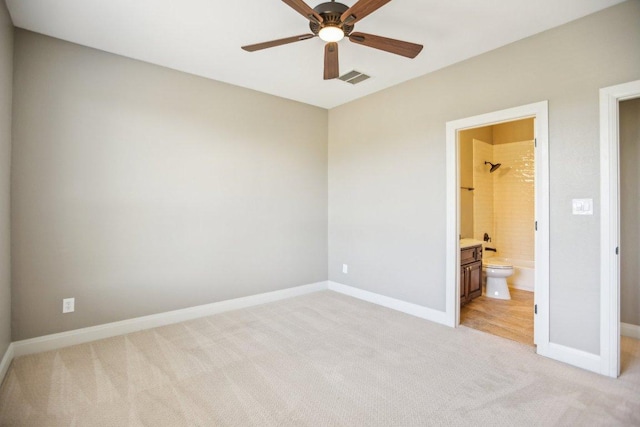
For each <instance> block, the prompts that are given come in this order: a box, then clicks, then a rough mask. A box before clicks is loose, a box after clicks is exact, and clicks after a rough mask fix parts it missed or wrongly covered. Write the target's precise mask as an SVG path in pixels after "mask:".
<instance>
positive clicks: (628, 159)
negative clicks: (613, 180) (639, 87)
mask: <svg viewBox="0 0 640 427" xmlns="http://www.w3.org/2000/svg"><path fill="white" fill-rule="evenodd" d="M639 164H640V98H639V99H633V100H630V101H624V102H621V103H620V267H621V271H620V320H621V321H622V322H623V323H629V324H632V325H640V168H639V167H638V165H639Z"/></svg>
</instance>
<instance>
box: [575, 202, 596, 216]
mask: <svg viewBox="0 0 640 427" xmlns="http://www.w3.org/2000/svg"><path fill="white" fill-rule="evenodd" d="M571 205H572V207H573V214H574V215H593V199H573V200H572V201H571Z"/></svg>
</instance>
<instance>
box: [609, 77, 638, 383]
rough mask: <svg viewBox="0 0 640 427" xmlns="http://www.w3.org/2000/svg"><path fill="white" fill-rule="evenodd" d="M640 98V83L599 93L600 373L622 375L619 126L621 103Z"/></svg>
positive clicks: (612, 87)
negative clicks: (618, 251)
mask: <svg viewBox="0 0 640 427" xmlns="http://www.w3.org/2000/svg"><path fill="white" fill-rule="evenodd" d="M639 96H640V80H636V81H634V82H630V83H625V84H621V85H616V86H611V87H607V88H603V89H600V283H601V287H600V356H601V359H602V360H601V362H602V366H601V367H600V373H601V374H603V375H607V376H610V377H614V378H616V377H618V376H619V375H620V277H619V271H620V258H619V257H618V256H617V255H616V253H615V251H616V248H617V247H618V245H619V239H620V224H619V218H620V212H619V188H618V186H619V170H618V165H619V160H618V146H619V140H618V139H619V135H618V124H619V117H618V116H619V114H618V113H619V111H618V106H619V103H620V101H624V100H625V99H633V98H637V97H639Z"/></svg>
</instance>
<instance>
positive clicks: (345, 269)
mask: <svg viewBox="0 0 640 427" xmlns="http://www.w3.org/2000/svg"><path fill="white" fill-rule="evenodd" d="M342 272H343V273H344V274H349V266H348V265H347V264H342Z"/></svg>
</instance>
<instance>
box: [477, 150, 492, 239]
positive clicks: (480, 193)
mask: <svg viewBox="0 0 640 427" xmlns="http://www.w3.org/2000/svg"><path fill="white" fill-rule="evenodd" d="M484 162H491V163H495V162H494V161H493V145H492V144H491V143H490V142H486V141H481V140H479V139H474V140H473V184H474V188H475V190H474V191H473V238H474V239H477V240H482V239H483V237H484V234H485V233H487V234H488V235H489V236H490V237H491V238H492V239H493V238H494V236H495V232H494V222H495V221H494V206H495V204H494V201H493V199H494V197H493V192H494V191H493V190H494V189H493V185H494V175H495V173H493V174H492V173H489V169H491V167H490V166H489V165H485V164H484ZM490 244H491V245H495V241H492V242H491V243H490ZM492 247H493V246H492Z"/></svg>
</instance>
